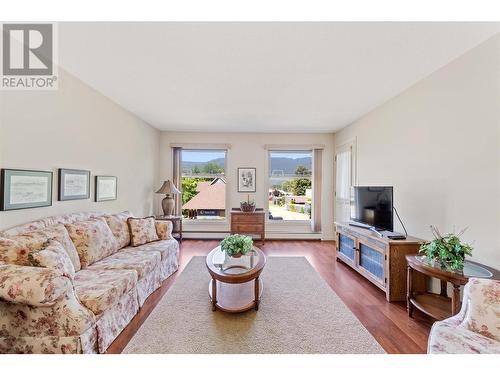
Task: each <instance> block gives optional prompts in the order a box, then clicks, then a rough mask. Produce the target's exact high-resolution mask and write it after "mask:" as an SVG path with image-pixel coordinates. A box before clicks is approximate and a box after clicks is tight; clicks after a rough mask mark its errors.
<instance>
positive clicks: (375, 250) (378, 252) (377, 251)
mask: <svg viewBox="0 0 500 375" xmlns="http://www.w3.org/2000/svg"><path fill="white" fill-rule="evenodd" d="M358 242H359V243H358V252H359V255H358V256H359V259H358V271H359V272H361V273H362V274H363V275H364V276H365V277H367V278H368V279H370V280H371V281H372V282H375V283H377V284H379V285H380V286H382V287H385V286H386V267H385V264H386V262H385V249H384V248H380V247H378V246H375V245H373V244H372V243H369V242H364V241H362V240H358Z"/></svg>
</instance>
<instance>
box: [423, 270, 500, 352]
mask: <svg viewBox="0 0 500 375" xmlns="http://www.w3.org/2000/svg"><path fill="white" fill-rule="evenodd" d="M427 352H428V353H436V354H438V353H443V354H474V353H486V354H500V281H499V280H489V279H475V278H471V279H470V280H469V282H468V283H467V285H466V286H465V288H464V298H463V302H462V308H461V310H460V312H459V313H458V314H457V315H455V316H452V317H451V318H448V319H446V320H443V321H440V322H436V323H434V325H433V326H432V329H431V333H430V335H429V343H428V349H427Z"/></svg>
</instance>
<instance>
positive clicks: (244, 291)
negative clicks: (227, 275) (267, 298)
mask: <svg viewBox="0 0 500 375" xmlns="http://www.w3.org/2000/svg"><path fill="white" fill-rule="evenodd" d="M214 282H215V280H214V279H211V280H210V282H209V284H208V296H209V297H210V301H211V302H212V303H213V292H212V290H213V289H212V288H213V283H214ZM263 284H264V283H263V282H262V280H261V279H259V281H258V294H257V296H256V293H255V291H256V290H255V280H250V281H248V282H246V283H241V284H228V283H224V282H221V281H217V282H216V286H217V289H216V303H215V307H216V308H217V310H221V311H225V312H230V313H239V312H244V311H248V310H251V309H253V308H255V310H258V308H259V302H260V297H261V296H262V290H263V288H264V286H263ZM256 297H257V298H256Z"/></svg>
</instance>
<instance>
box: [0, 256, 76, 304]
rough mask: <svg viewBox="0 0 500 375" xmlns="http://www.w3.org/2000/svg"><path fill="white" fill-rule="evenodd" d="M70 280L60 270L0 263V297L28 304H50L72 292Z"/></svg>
mask: <svg viewBox="0 0 500 375" xmlns="http://www.w3.org/2000/svg"><path fill="white" fill-rule="evenodd" d="M72 290H73V284H72V282H71V280H70V279H69V278H68V277H66V276H63V274H62V272H61V271H57V270H53V269H49V268H43V267H27V266H18V265H14V264H5V263H4V264H0V299H2V300H4V301H8V302H13V303H17V304H25V305H30V306H52V305H54V304H55V303H56V302H57V301H58V300H59V299H61V298H62V297H63V296H65V295H66V294H67V293H69V292H72Z"/></svg>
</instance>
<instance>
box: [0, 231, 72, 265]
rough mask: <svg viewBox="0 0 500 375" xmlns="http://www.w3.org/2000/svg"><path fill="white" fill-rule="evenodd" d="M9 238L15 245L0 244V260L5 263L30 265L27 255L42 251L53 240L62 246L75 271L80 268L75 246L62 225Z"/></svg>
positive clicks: (3, 242)
mask: <svg viewBox="0 0 500 375" xmlns="http://www.w3.org/2000/svg"><path fill="white" fill-rule="evenodd" d="M9 238H10V239H11V240H13V241H14V242H15V243H10V245H7V242H6V241H2V242H1V243H0V259H2V260H3V261H5V262H7V263H14V264H18V265H24V266H28V265H30V261H29V259H28V255H29V254H30V253H31V252H33V251H37V250H40V249H42V248H43V247H44V246H45V244H46V242H47V241H49V240H51V239H54V240H56V241H57V242H59V243H60V244H61V245H62V246H63V248H64V250H65V251H66V253H67V254H68V256H69V258H70V259H71V262H72V263H73V267H74V268H75V270H76V271H78V270H79V269H80V268H81V267H80V259H79V257H78V253H77V251H76V248H75V245H74V244H73V242H72V241H71V238H70V236H69V233H68V231H67V230H66V228H65V227H64V225H62V224H59V225H53V226H51V227H47V228H43V229H37V230H33V231H30V232H25V233H21V234H16V235H12V236H9ZM6 245H7V246H6Z"/></svg>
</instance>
